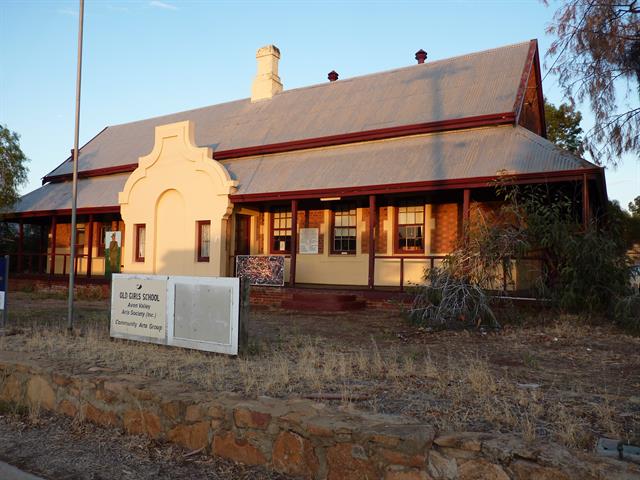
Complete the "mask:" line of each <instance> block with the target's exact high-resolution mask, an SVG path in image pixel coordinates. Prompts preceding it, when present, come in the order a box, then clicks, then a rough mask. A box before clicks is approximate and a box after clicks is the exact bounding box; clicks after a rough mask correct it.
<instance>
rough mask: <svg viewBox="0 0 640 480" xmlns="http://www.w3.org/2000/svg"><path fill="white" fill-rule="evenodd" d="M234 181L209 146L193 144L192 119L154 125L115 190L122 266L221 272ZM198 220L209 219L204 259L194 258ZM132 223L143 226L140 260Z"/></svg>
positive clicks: (151, 270) (143, 270) (137, 270)
mask: <svg viewBox="0 0 640 480" xmlns="http://www.w3.org/2000/svg"><path fill="white" fill-rule="evenodd" d="M236 184H237V182H236V181H234V180H232V179H231V178H230V176H229V174H228V172H227V170H226V169H225V168H224V167H223V166H222V165H220V164H219V163H218V162H217V161H215V160H213V157H212V151H211V149H210V148H203V147H197V146H196V144H195V141H194V124H193V122H191V121H184V122H177V123H172V124H169V125H162V126H158V127H156V130H155V145H154V147H153V150H152V151H151V153H149V154H148V155H146V156H144V157H140V159H139V161H138V168H137V169H136V170H135V171H134V172H133V173H132V174H131V176H130V177H129V178H128V180H127V183H126V184H125V186H124V189H123V191H122V192H120V195H119V203H120V214H121V216H122V219H123V221H124V223H125V226H126V228H125V239H124V244H125V245H127V246H128V248H127V249H126V250H124V249H123V250H124V251H123V259H122V261H123V264H124V272H127V273H150V274H173V275H200V276H204V275H211V276H221V275H222V276H224V275H226V274H227V258H228V254H229V253H228V251H227V248H228V247H227V242H226V241H225V240H226V238H227V235H226V230H227V225H226V222H227V220H228V218H229V216H230V214H231V210H232V205H231V203H230V202H229V194H230V193H232V192H233V191H234V189H235V186H236ZM202 220H209V221H210V222H211V245H210V260H209V262H198V261H197V258H196V256H197V247H196V241H197V229H196V222H198V221H202ZM137 224H144V225H145V226H146V242H145V259H144V262H137V261H135V238H134V237H135V230H136V229H135V227H134V226H135V225H137Z"/></svg>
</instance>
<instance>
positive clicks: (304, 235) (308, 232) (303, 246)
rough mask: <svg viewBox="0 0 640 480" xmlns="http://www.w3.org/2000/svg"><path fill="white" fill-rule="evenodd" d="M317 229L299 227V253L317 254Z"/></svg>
mask: <svg viewBox="0 0 640 480" xmlns="http://www.w3.org/2000/svg"><path fill="white" fill-rule="evenodd" d="M318 233H319V232H318V229H317V228H301V229H300V253H301V254H317V253H318V237H319V234H318Z"/></svg>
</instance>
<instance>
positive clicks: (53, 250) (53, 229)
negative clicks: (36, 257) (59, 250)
mask: <svg viewBox="0 0 640 480" xmlns="http://www.w3.org/2000/svg"><path fill="white" fill-rule="evenodd" d="M57 227H58V225H57V221H56V216H55V215H54V216H53V217H51V268H50V269H49V274H50V275H52V276H53V275H54V274H55V273H56V230H57V229H58V228H57Z"/></svg>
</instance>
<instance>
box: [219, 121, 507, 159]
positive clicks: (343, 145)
mask: <svg viewBox="0 0 640 480" xmlns="http://www.w3.org/2000/svg"><path fill="white" fill-rule="evenodd" d="M497 128H513V125H511V124H503V125H482V126H477V127H469V128H459V129H455V130H440V131H436V132H427V133H415V134H412V135H402V136H399V137H390V138H380V139H376V140H361V141H358V142H351V143H339V144H337V145H325V146H318V147H309V148H300V149H297V150H287V151H284V152H272V153H262V154H256V155H247V156H245V157H231V158H224V159H221V160H216V158H215V152H214V155H213V159H214V160H216V161H217V162H220V163H221V164H222V165H225V164H227V163H230V162H233V161H235V160H247V159H253V158H261V157H269V158H272V157H276V156H286V155H296V154H300V152H310V151H315V150H339V149H342V148H349V147H357V146H361V145H374V144H378V143H392V142H400V141H403V140H411V139H416V138H422V137H425V138H426V137H432V136H436V135H452V134H455V133H459V134H462V133H467V132H472V131H475V130H495V129H497Z"/></svg>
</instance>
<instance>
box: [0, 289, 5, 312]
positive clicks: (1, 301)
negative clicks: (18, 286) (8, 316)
mask: <svg viewBox="0 0 640 480" xmlns="http://www.w3.org/2000/svg"><path fill="white" fill-rule="evenodd" d="M0 310H4V292H0Z"/></svg>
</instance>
